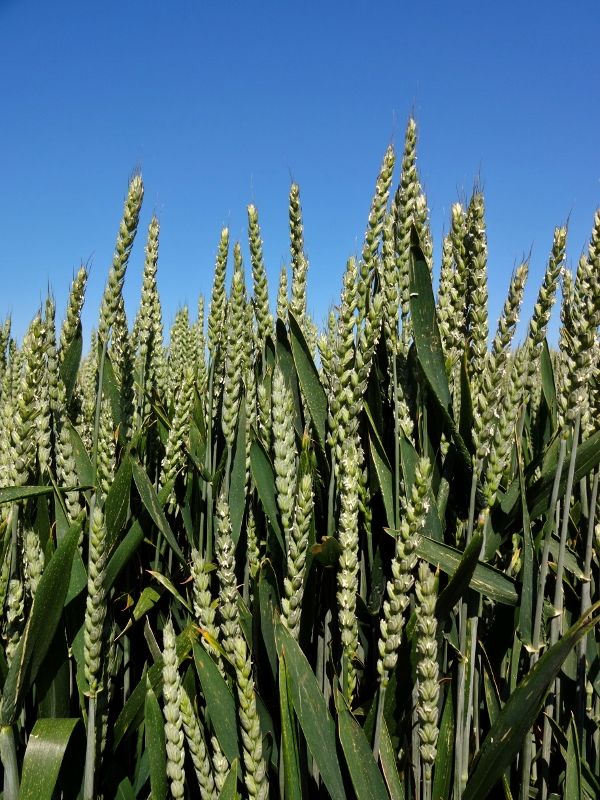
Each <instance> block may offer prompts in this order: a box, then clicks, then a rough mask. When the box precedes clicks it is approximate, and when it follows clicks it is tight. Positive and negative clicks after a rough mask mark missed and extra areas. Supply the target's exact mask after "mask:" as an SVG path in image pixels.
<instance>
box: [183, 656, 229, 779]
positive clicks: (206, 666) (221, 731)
mask: <svg viewBox="0 0 600 800" xmlns="http://www.w3.org/2000/svg"><path fill="white" fill-rule="evenodd" d="M194 663H195V664H196V672H197V673H198V678H199V679H200V684H201V686H202V694H203V695H204V697H205V698H206V707H207V709H208V713H209V715H210V721H211V723H212V725H213V727H214V729H215V734H216V736H217V739H218V740H219V744H220V745H221V749H222V750H223V753H224V754H225V757H226V758H227V760H228V761H229V763H230V764H231V763H232V762H233V760H234V758H239V747H238V740H237V715H236V711H235V701H234V699H233V695H232V694H231V692H230V690H229V686H227V684H226V683H225V679H224V678H223V676H222V675H221V673H220V672H219V668H218V667H217V665H216V664H215V662H214V661H213V660H212V658H211V657H210V655H209V654H208V653H207V652H206V650H205V649H204V647H203V646H202V645H199V644H195V645H194Z"/></svg>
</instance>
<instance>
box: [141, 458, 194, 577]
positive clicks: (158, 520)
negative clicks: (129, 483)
mask: <svg viewBox="0 0 600 800" xmlns="http://www.w3.org/2000/svg"><path fill="white" fill-rule="evenodd" d="M131 468H132V470H133V480H134V482H135V485H136V487H137V490H138V492H139V495H140V498H141V500H142V503H143V504H144V506H145V508H146V511H147V512H148V513H149V514H150V516H151V517H152V521H153V522H154V524H155V525H156V527H157V528H158V529H159V531H160V532H161V533H162V535H163V536H164V537H165V539H166V540H167V542H168V543H169V546H170V547H171V550H172V551H173V552H174V553H175V555H176V556H177V558H178V559H179V560H180V561H181V563H182V564H183V563H185V557H184V555H183V553H182V552H181V548H180V547H179V545H178V544H177V540H176V539H175V536H174V534H173V531H172V530H171V526H170V525H169V523H168V522H167V518H166V516H165V512H164V511H163V509H162V506H161V504H160V502H159V499H158V495H157V494H156V491H155V490H154V486H152V484H151V483H150V478H148V476H147V475H146V471H145V470H144V468H143V467H142V466H141V465H140V464H139V463H138V462H137V461H134V460H133V459H132V460H131Z"/></svg>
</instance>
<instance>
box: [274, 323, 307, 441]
mask: <svg viewBox="0 0 600 800" xmlns="http://www.w3.org/2000/svg"><path fill="white" fill-rule="evenodd" d="M275 333H276V342H275V346H276V351H277V364H278V366H279V368H280V370H281V372H282V374H283V377H284V379H285V385H286V386H287V387H288V389H289V390H290V391H291V393H292V397H293V398H294V420H293V421H294V429H295V431H296V434H297V435H298V436H302V403H301V402H300V392H299V390H298V376H297V374H296V365H295V364H294V358H293V356H292V349H291V347H290V342H289V339H288V335H287V329H286V327H285V325H284V323H283V322H282V321H281V320H280V319H278V320H277V323H276V326H275Z"/></svg>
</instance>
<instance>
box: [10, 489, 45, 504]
mask: <svg viewBox="0 0 600 800" xmlns="http://www.w3.org/2000/svg"><path fill="white" fill-rule="evenodd" d="M53 491H54V488H53V487H52V486H6V487H5V488H4V489H0V505H2V503H16V502H17V500H26V499H27V498H28V497H37V496H38V495H43V494H52V492H53Z"/></svg>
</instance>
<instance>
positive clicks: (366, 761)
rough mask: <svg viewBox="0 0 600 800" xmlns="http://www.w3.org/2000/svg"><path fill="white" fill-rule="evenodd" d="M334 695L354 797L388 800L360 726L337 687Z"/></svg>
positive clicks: (382, 781)
mask: <svg viewBox="0 0 600 800" xmlns="http://www.w3.org/2000/svg"><path fill="white" fill-rule="evenodd" d="M335 698H336V699H335V703H336V707H337V711H338V732H339V737H340V742H341V745H342V750H343V751H344V756H345V757H346V766H347V767H348V772H349V773H350V778H351V780H352V785H353V786H354V791H355V792H356V797H357V798H358V800H388V793H387V790H386V788H385V783H384V780H383V777H382V775H381V772H380V771H379V768H378V766H377V764H376V763H375V759H374V757H373V750H372V748H371V746H370V745H369V742H368V741H367V737H366V736H365V733H364V731H363V729H362V728H361V727H360V725H359V724H358V722H357V721H356V720H355V719H354V717H353V716H352V714H351V713H350V711H349V710H348V707H347V705H346V701H345V700H344V698H343V697H342V695H341V694H340V692H339V691H337V690H336V695H335Z"/></svg>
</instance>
